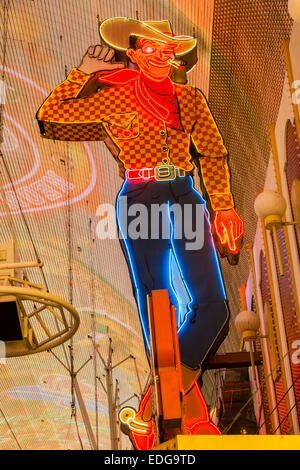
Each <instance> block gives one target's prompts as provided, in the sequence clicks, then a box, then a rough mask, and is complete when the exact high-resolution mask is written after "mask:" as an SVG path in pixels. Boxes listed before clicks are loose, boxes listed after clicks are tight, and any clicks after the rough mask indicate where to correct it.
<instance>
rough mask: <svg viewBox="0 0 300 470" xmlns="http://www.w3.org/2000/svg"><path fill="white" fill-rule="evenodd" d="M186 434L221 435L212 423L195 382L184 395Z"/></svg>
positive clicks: (184, 430) (184, 429)
mask: <svg viewBox="0 0 300 470" xmlns="http://www.w3.org/2000/svg"><path fill="white" fill-rule="evenodd" d="M183 432H184V434H190V435H201V434H215V435H218V434H221V432H220V430H219V429H218V428H217V426H216V425H215V424H214V423H213V422H212V421H210V418H209V413H208V407H207V405H206V402H205V400H204V398H203V395H202V393H201V391H200V387H199V385H198V383H197V382H196V381H195V382H194V383H193V385H192V387H191V388H190V390H189V391H188V392H186V393H185V395H184V428H183Z"/></svg>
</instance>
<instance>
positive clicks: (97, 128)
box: [36, 68, 112, 141]
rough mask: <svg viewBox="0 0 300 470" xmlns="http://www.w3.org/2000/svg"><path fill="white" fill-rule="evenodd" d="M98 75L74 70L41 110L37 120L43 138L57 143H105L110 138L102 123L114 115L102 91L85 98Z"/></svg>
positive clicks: (53, 92)
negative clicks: (57, 141) (72, 141)
mask: <svg viewBox="0 0 300 470" xmlns="http://www.w3.org/2000/svg"><path fill="white" fill-rule="evenodd" d="M91 81H95V74H87V73H84V72H82V71H81V70H78V69H76V68H74V69H72V70H71V72H70V73H69V75H68V77H67V78H66V80H65V81H64V82H62V83H61V84H60V85H58V86H57V87H56V88H55V89H54V90H53V91H52V93H51V94H50V95H49V96H48V98H47V99H46V100H45V101H44V103H43V104H42V105H41V107H40V108H39V110H38V112H37V115H36V118H37V120H38V123H39V127H40V131H41V134H42V136H43V137H46V138H49V139H55V140H76V141H79V140H83V141H86V140H104V139H105V138H106V137H107V134H106V133H105V131H104V129H103V127H102V124H101V121H102V118H103V116H104V115H106V114H108V113H109V112H112V110H110V103H109V101H108V100H106V99H103V97H102V96H101V91H100V92H97V93H93V94H91V95H90V96H84V95H83V92H84V90H85V88H87V85H88V84H89V83H90V82H91Z"/></svg>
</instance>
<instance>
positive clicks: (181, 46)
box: [99, 17, 197, 71]
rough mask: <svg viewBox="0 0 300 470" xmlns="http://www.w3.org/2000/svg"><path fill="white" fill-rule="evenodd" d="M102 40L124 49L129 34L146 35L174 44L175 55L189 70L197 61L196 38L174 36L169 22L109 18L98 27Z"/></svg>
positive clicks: (127, 46)
mask: <svg viewBox="0 0 300 470" xmlns="http://www.w3.org/2000/svg"><path fill="white" fill-rule="evenodd" d="M99 32H100V36H101V38H102V39H103V41H104V42H105V43H106V44H107V45H108V46H110V47H112V48H113V49H116V50H118V51H126V50H127V49H128V48H129V38H130V36H137V37H139V36H140V37H146V38H150V39H155V40H157V41H161V42H164V43H168V44H176V50H175V55H176V56H177V57H180V58H182V59H183V60H184V61H185V63H186V70H187V71H188V70H190V69H191V68H192V67H193V66H194V65H195V63H196V62H197V53H196V47H195V46H196V44H197V39H196V38H194V37H192V36H174V34H173V32H172V28H171V25H170V22H169V21H168V20H164V21H139V20H136V19H133V18H123V17H117V18H110V19H108V20H105V21H103V22H102V23H101V24H100V27H99Z"/></svg>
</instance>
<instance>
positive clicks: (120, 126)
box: [103, 112, 140, 140]
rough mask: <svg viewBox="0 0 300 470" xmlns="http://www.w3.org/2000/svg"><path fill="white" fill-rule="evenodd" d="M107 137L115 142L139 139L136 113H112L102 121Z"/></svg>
mask: <svg viewBox="0 0 300 470" xmlns="http://www.w3.org/2000/svg"><path fill="white" fill-rule="evenodd" d="M103 125H104V127H105V129H106V131H107V133H108V134H109V135H111V136H112V137H114V138H116V139H117V140H130V139H135V138H137V137H139V135H140V123H139V115H138V113H137V112H136V113H113V114H110V115H109V116H106V117H105V118H104V119H103Z"/></svg>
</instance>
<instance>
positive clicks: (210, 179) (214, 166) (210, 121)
mask: <svg viewBox="0 0 300 470" xmlns="http://www.w3.org/2000/svg"><path fill="white" fill-rule="evenodd" d="M191 137H192V141H193V143H194V145H195V147H196V150H197V152H198V153H199V154H200V166H201V174H202V179H203V183H204V186H205V189H206V191H207V194H208V196H209V199H210V202H211V206H212V208H213V210H214V211H218V210H228V209H231V208H232V207H234V202H233V197H232V194H231V192H230V172H229V168H228V164H227V150H226V147H225V145H224V143H223V138H222V136H221V134H220V132H219V129H218V127H217V125H216V122H215V120H214V118H213V116H212V114H211V111H210V109H209V106H208V104H207V101H206V99H205V97H204V96H203V94H202V93H201V91H200V90H197V94H196V121H195V124H194V126H193V130H192V133H191Z"/></svg>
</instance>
